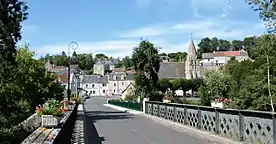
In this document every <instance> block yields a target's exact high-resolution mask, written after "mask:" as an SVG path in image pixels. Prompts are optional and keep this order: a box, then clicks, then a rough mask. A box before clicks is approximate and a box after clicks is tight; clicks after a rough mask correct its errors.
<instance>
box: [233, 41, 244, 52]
mask: <svg viewBox="0 0 276 144" xmlns="http://www.w3.org/2000/svg"><path fill="white" fill-rule="evenodd" d="M232 49H233V50H241V49H243V41H241V40H233V41H232Z"/></svg>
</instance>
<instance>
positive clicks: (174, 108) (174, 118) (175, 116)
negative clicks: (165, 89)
mask: <svg viewBox="0 0 276 144" xmlns="http://www.w3.org/2000/svg"><path fill="white" fill-rule="evenodd" d="M176 118H177V112H176V106H175V104H173V121H174V122H176Z"/></svg>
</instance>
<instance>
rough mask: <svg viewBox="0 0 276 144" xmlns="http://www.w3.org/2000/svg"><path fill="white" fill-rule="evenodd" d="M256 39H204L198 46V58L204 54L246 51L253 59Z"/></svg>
mask: <svg viewBox="0 0 276 144" xmlns="http://www.w3.org/2000/svg"><path fill="white" fill-rule="evenodd" d="M254 42H255V37H246V38H244V39H243V40H233V41H228V40H224V39H218V38H216V37H213V38H208V37H206V38H203V39H201V41H200V42H199V44H198V47H199V49H198V50H197V58H199V59H201V58H202V53H212V52H214V51H231V50H242V49H244V50H246V51H247V52H248V53H249V57H251V48H252V46H253V45H254Z"/></svg>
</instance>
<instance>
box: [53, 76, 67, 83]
mask: <svg viewBox="0 0 276 144" xmlns="http://www.w3.org/2000/svg"><path fill="white" fill-rule="evenodd" d="M56 78H57V80H58V81H59V82H62V83H67V82H68V77H67V74H59V75H56Z"/></svg>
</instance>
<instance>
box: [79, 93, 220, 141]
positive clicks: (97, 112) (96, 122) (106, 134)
mask: <svg viewBox="0 0 276 144" xmlns="http://www.w3.org/2000/svg"><path fill="white" fill-rule="evenodd" d="M105 103H106V99H104V98H100V97H94V98H92V99H89V100H87V101H86V102H85V104H84V109H85V127H86V129H85V131H84V136H85V137H84V138H85V141H86V143H87V144H130V143H131V144H170V143H171V144H178V143H187V144H211V143H212V144H213V143H225V141H223V139H221V138H214V137H210V135H208V134H205V133H197V134H196V132H195V131H194V132H193V130H192V131H191V130H189V129H185V128H183V127H181V126H175V125H173V124H169V123H167V122H165V121H162V120H160V119H155V118H152V117H147V116H145V115H143V114H131V113H127V112H125V111H119V110H116V109H113V108H110V107H106V106H104V104H105Z"/></svg>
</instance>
